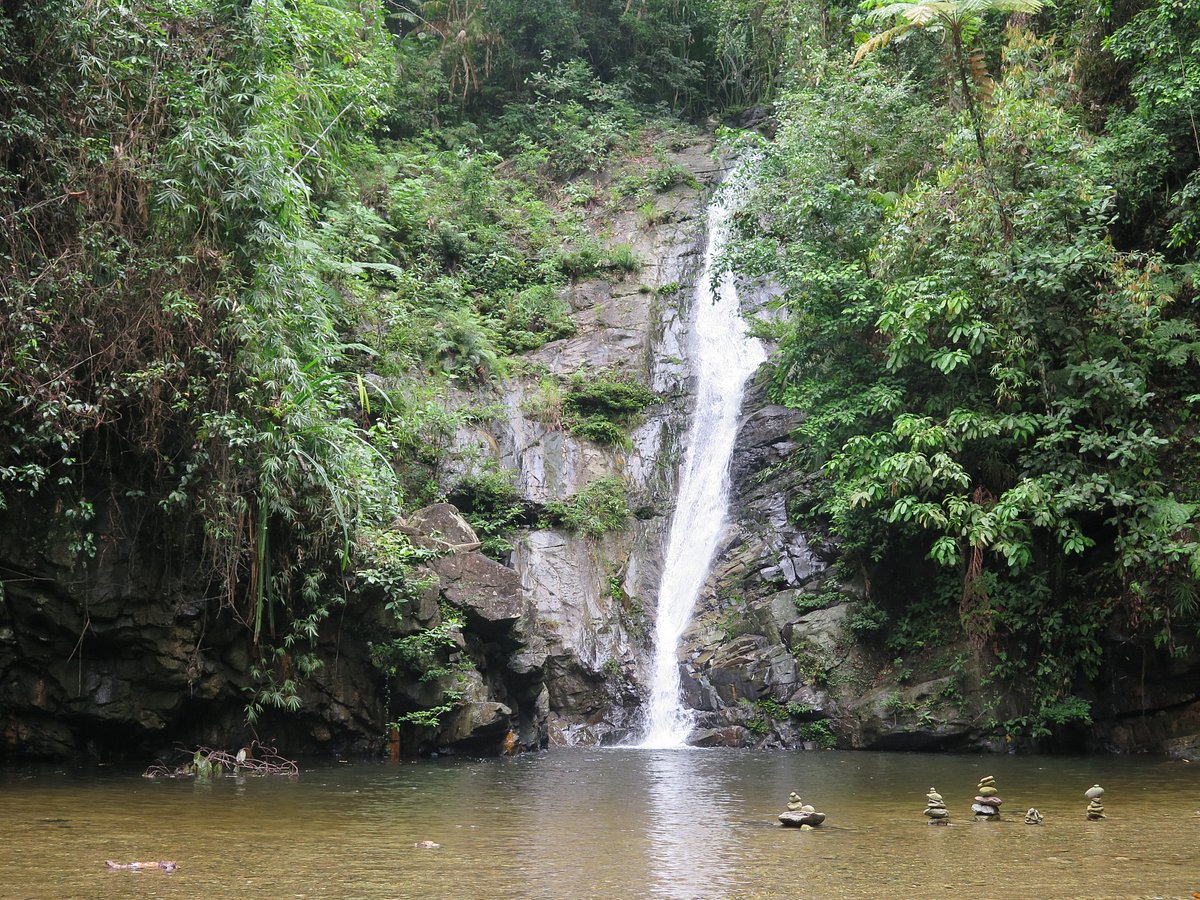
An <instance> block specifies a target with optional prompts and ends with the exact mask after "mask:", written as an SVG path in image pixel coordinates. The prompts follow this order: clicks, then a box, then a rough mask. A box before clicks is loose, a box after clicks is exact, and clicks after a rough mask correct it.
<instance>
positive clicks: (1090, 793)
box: [1083, 784, 1104, 800]
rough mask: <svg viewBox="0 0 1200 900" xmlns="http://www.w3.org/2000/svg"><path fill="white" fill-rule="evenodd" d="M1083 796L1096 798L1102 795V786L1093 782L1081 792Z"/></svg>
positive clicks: (1091, 798) (1090, 798)
mask: <svg viewBox="0 0 1200 900" xmlns="http://www.w3.org/2000/svg"><path fill="white" fill-rule="evenodd" d="M1083 796H1085V797H1087V798H1088V799H1089V800H1096V799H1098V798H1100V797H1103V796H1104V788H1102V787H1100V785H1098V784H1093V785H1092V786H1091V787H1090V788H1088V789H1087V790H1086V791H1084V792H1083Z"/></svg>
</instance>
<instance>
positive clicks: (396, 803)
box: [0, 750, 1200, 898]
mask: <svg viewBox="0 0 1200 900" xmlns="http://www.w3.org/2000/svg"><path fill="white" fill-rule="evenodd" d="M989 774H990V775H994V776H995V778H996V784H997V787H998V789H999V794H1000V796H1001V797H1002V798H1003V799H1004V806H1003V808H1002V812H1003V816H1002V818H1001V821H999V822H982V823H976V822H975V821H973V818H972V816H971V815H970V804H971V798H972V796H973V795H974V793H975V783H976V781H977V780H978V779H979V778H980V777H981V776H983V775H989ZM1094 782H1099V783H1100V784H1102V785H1103V786H1104V787H1105V789H1106V790H1107V794H1106V795H1105V797H1104V802H1105V806H1106V809H1107V814H1108V819H1106V820H1104V821H1101V822H1094V823H1093V822H1089V821H1087V820H1086V818H1085V816H1084V809H1085V808H1086V806H1087V801H1086V800H1085V799H1084V797H1083V792H1084V791H1085V790H1086V789H1087V788H1088V787H1090V786H1091V785H1092V784H1093V783H1094ZM930 786H934V787H936V788H937V789H938V790H939V791H940V792H941V794H942V795H943V796H944V797H945V799H946V804H947V806H948V807H949V808H950V811H951V815H952V822H953V824H952V825H951V826H950V827H945V828H939V827H929V826H928V825H926V822H925V819H924V817H923V816H922V810H923V809H924V806H925V792H926V790H927V789H928V788H929V787H930ZM791 790H795V791H797V792H799V793H800V794H801V795H802V796H803V798H804V799H805V801H806V802H810V803H812V804H813V805H814V806H815V807H816V808H817V809H818V810H820V811H822V812H825V813H826V814H827V815H828V819H827V821H826V823H825V824H824V825H823V826H821V827H820V828H819V829H817V830H814V831H811V832H801V831H799V830H796V829H785V828H781V827H778V826H777V824H776V820H775V817H776V815H777V814H778V813H780V812H782V811H783V810H784V808H785V804H786V800H787V795H788V792H789V791H791ZM1030 806H1036V807H1037V808H1038V809H1040V810H1041V812H1042V813H1043V814H1044V815H1045V817H1046V820H1045V823H1044V824H1042V825H1040V826H1036V827H1035V826H1027V825H1024V824H1022V816H1023V814H1024V812H1025V810H1026V809H1027V808H1028V807H1030ZM1198 810H1200V762H1197V763H1194V764H1188V763H1183V762H1178V761H1176V762H1165V761H1161V760H1157V759H1150V758H1128V757H1123V758H1121V757H1089V758H1077V757H1071V758H1062V757H1008V756H1006V757H994V756H944V755H915V754H889V753H837V752H826V753H822V752H808V753H790V752H768V753H760V752H748V751H733V750H728V751H727V750H670V751H667V750H595V751H558V752H553V753H545V754H540V755H527V756H521V757H517V758H514V759H490V760H482V761H479V760H465V759H453V760H450V759H440V760H431V761H420V762H408V763H401V764H398V765H390V764H362V763H355V764H345V765H340V766H330V767H318V768H306V769H304V770H303V773H302V774H301V775H300V776H299V777H298V778H294V779H288V778H246V779H234V778H229V777H226V778H221V779H216V780H214V781H213V782H212V783H209V784H197V783H193V782H192V781H190V780H158V781H151V780H147V779H143V778H141V777H140V776H139V775H138V774H137V773H119V772H113V771H109V770H104V769H100V770H88V771H87V772H86V773H80V772H76V771H73V770H64V769H45V768H43V769H29V770H10V771H7V772H4V773H2V774H0V830H2V833H3V842H2V844H0V896H2V897H36V898H43V897H46V898H49V897H56V898H57V897H109V896H125V897H204V898H235V897H236V898H254V897H260V898H282V897H364V898H366V897H371V898H375V897H422V898H424V897H429V898H433V897H487V898H499V897H564V898H566V897H571V898H575V897H579V898H583V897H604V898H624V897H673V898H674V897H679V898H683V897H881V896H884V897H888V898H909V897H951V896H956V897H957V896H966V897H981V898H982V897H987V898H1006V897H1014V898H1015V897H1021V898H1031V897H1034V898H1054V897H1088V898H1098V897H1185V898H1186V897H1190V896H1191V893H1192V891H1200V815H1198V814H1197V811H1198ZM426 840H428V841H436V842H437V843H439V844H441V847H440V848H439V849H436V850H422V849H417V848H415V847H414V844H415V843H416V842H418V841H426ZM106 859H114V860H118V861H125V862H127V861H130V860H134V859H174V860H176V861H177V862H178V870H177V871H175V872H172V873H166V872H159V871H150V872H127V871H118V872H110V871H107V870H106V868H105V860H106Z"/></svg>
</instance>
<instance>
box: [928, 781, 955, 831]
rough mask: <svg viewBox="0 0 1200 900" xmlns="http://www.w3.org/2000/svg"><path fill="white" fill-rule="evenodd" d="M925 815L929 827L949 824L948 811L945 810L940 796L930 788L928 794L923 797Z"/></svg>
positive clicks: (944, 804)
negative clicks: (927, 818)
mask: <svg viewBox="0 0 1200 900" xmlns="http://www.w3.org/2000/svg"><path fill="white" fill-rule="evenodd" d="M925 815H927V816H928V817H929V824H930V825H949V824H950V810H948V809H946V803H945V801H943V800H942V795H941V794H939V793H938V792H937V791H936V790H934V789H933V788H930V789H929V793H928V794H926V795H925Z"/></svg>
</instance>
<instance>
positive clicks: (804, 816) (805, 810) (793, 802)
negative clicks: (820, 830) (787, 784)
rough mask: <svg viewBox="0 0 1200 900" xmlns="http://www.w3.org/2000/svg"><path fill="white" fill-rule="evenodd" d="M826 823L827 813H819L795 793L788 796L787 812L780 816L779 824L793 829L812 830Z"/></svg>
mask: <svg viewBox="0 0 1200 900" xmlns="http://www.w3.org/2000/svg"><path fill="white" fill-rule="evenodd" d="M824 821H825V813H820V812H817V811H816V810H815V809H813V808H812V806H810V805H809V804H807V803H805V802H804V801H803V800H801V799H800V795H799V794H797V793H796V792H795V791H792V792H791V793H790V794H788V804H787V812H784V813H780V814H779V822H780V824H782V825H786V826H789V827H791V828H806V827H807V828H812V827H813V826H815V825H820V824H821V823H822V822H824Z"/></svg>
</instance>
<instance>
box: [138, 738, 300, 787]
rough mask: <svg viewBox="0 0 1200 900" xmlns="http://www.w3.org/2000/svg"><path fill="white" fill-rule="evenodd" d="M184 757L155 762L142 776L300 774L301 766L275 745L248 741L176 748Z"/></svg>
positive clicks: (200, 776) (201, 776) (190, 776)
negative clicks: (237, 746) (230, 746)
mask: <svg viewBox="0 0 1200 900" xmlns="http://www.w3.org/2000/svg"><path fill="white" fill-rule="evenodd" d="M179 753H180V756H181V757H182V758H183V760H184V761H182V762H180V763H179V764H178V765H175V766H171V765H167V764H166V763H161V762H160V763H155V764H154V765H152V766H150V768H148V769H147V770H146V771H145V772H144V773H143V777H145V778H196V777H199V778H208V777H210V776H213V775H299V774H300V766H299V764H298V763H297V762H296V761H295V760H292V759H286V758H284V757H282V756H280V755H279V751H278V750H276V749H275V748H274V747H268V746H266V745H265V744H260V743H259V742H258V741H251V742H250V743H249V744H248V745H247V746H245V747H243V748H242V749H241V750H237V751H235V752H233V753H230V752H229V751H227V750H214V749H212V748H211V747H197V748H195V749H194V750H188V749H186V748H184V747H180V748H179Z"/></svg>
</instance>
